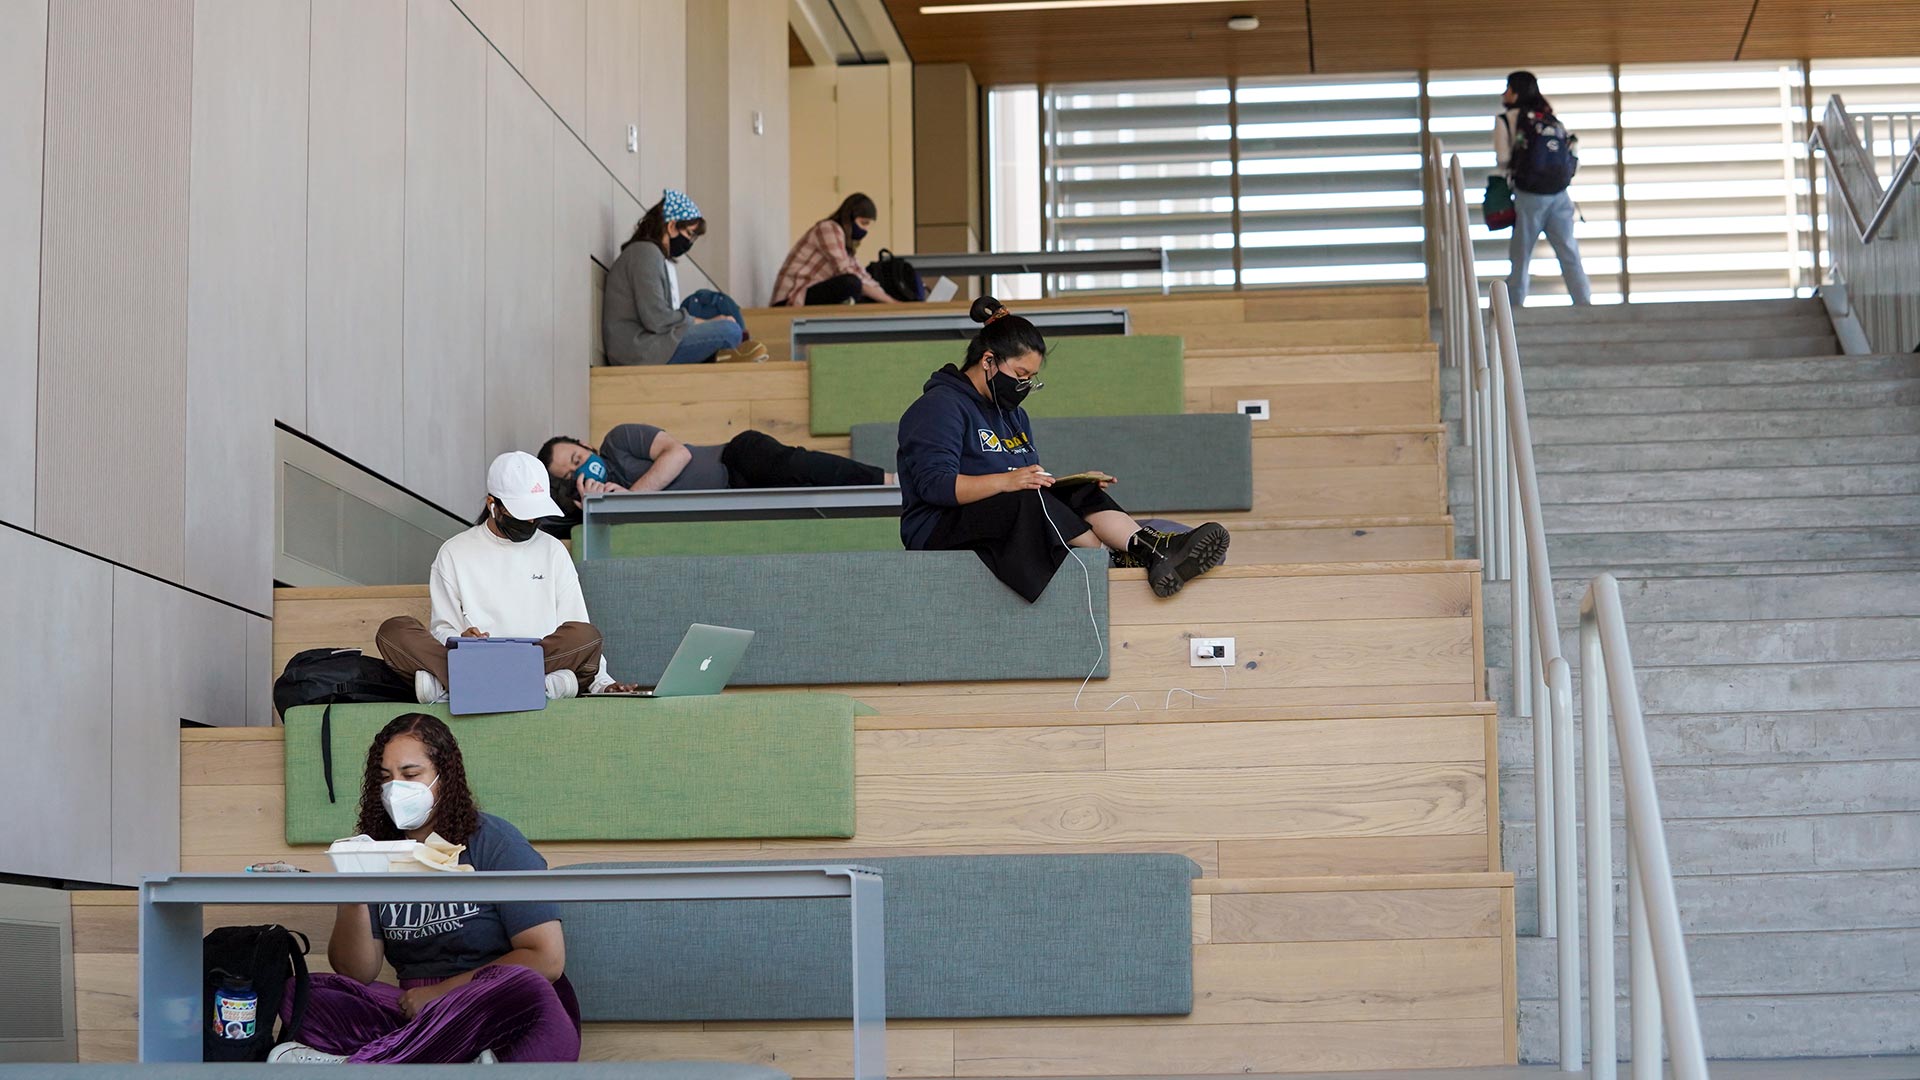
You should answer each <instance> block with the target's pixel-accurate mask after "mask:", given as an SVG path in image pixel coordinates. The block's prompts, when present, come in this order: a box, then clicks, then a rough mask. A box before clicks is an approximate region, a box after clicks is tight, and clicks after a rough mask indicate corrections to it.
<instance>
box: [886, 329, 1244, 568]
mask: <svg viewBox="0 0 1920 1080" xmlns="http://www.w3.org/2000/svg"><path fill="white" fill-rule="evenodd" d="M971 315H972V318H973V321H974V322H977V323H983V324H985V325H984V326H982V328H981V330H980V333H979V334H978V335H976V336H975V337H974V339H973V341H972V342H971V343H970V344H969V345H968V346H967V356H966V361H965V362H964V363H962V364H961V365H960V366H959V367H957V368H956V367H954V366H953V365H952V364H948V365H947V366H946V367H943V368H941V369H940V370H939V371H936V372H934V373H933V376H932V377H931V378H929V379H928V380H927V384H926V387H925V389H924V392H923V393H922V394H921V395H920V400H918V401H916V402H914V403H913V405H912V406H910V407H909V408H908V409H907V411H906V413H905V414H904V415H902V416H901V417H900V457H899V461H900V464H899V469H900V492H901V498H902V501H903V503H904V509H903V510H902V512H901V515H900V539H901V541H902V542H903V543H905V544H906V546H907V547H908V548H909V549H911V550H914V551H958V550H967V551H972V552H974V553H975V554H977V555H979V556H980V561H981V562H984V563H986V564H987V569H989V570H991V571H993V575H994V576H995V577H997V578H999V579H1000V580H1001V581H1003V582H1005V583H1006V585H1007V587H1008V588H1010V589H1012V590H1013V591H1014V592H1017V593H1019V594H1020V595H1021V596H1023V597H1025V598H1026V599H1027V601H1028V602H1029V603H1031V602H1033V601H1035V600H1038V599H1039V598H1040V594H1041V593H1042V592H1045V591H1046V588H1047V582H1049V581H1051V580H1053V572H1054V571H1055V570H1057V569H1059V568H1060V564H1061V563H1062V562H1064V561H1065V560H1066V557H1067V548H1068V547H1080V548H1096V547H1105V548H1106V549H1107V550H1109V551H1111V552H1112V553H1113V559H1114V562H1115V564H1116V565H1125V566H1141V567H1145V568H1146V571H1147V582H1148V584H1150V585H1151V586H1152V587H1153V592H1154V595H1156V596H1172V595H1173V594H1174V593H1176V592H1179V591H1180V587H1181V586H1182V585H1185V584H1186V583H1187V582H1189V581H1191V580H1193V579H1194V578H1196V577H1199V576H1200V575H1201V574H1204V573H1206V572H1207V571H1209V570H1211V569H1213V568H1214V567H1216V566H1219V565H1220V564H1221V562H1223V561H1224V560H1225V559H1226V555H1227V544H1228V541H1229V537H1228V536H1227V530H1226V529H1224V528H1222V527H1221V526H1220V525H1219V524H1217V523H1214V522H1208V523H1207V524H1205V525H1202V526H1200V527H1199V528H1197V529H1194V530H1193V531H1191V532H1185V533H1172V534H1169V533H1163V532H1159V531H1157V530H1154V529H1145V528H1142V527H1141V526H1140V523H1139V522H1137V521H1135V520H1134V519H1133V518H1132V517H1131V516H1129V515H1128V514H1127V512H1126V511H1125V510H1123V509H1121V507H1120V504H1119V503H1117V502H1114V501H1113V499H1112V498H1111V497H1110V496H1108V495H1107V492H1106V488H1107V482H1100V483H1078V484H1073V485H1069V486H1066V487H1062V488H1059V489H1057V490H1056V489H1054V477H1053V475H1052V474H1051V473H1049V472H1047V471H1046V469H1045V468H1043V467H1042V466H1041V464H1040V457H1039V454H1038V452H1037V450H1036V448H1035V447H1034V445H1033V436H1032V430H1033V429H1032V427H1031V425H1029V424H1028V422H1027V412H1026V410H1025V409H1022V408H1021V407H1020V403H1021V402H1022V401H1024V400H1025V399H1026V396H1027V394H1028V392H1029V391H1032V390H1036V389H1038V388H1039V387H1040V385H1041V384H1040V382H1039V381H1038V380H1036V379H1035V378H1034V376H1035V375H1037V374H1039V372H1040V364H1041V362H1042V361H1043V360H1045V359H1046V354H1047V343H1046V339H1044V338H1042V337H1041V336H1040V331H1039V330H1038V329H1036V328H1035V327H1034V325H1033V324H1032V323H1030V322H1028V321H1027V320H1025V319H1023V318H1021V317H1019V316H1018V315H1012V314H1009V313H1008V312H1007V309H1006V308H1005V307H1002V306H1001V304H1000V302H999V301H998V300H995V299H994V298H993V297H991V296H983V297H981V298H980V299H978V300H975V301H974V302H973V311H972V312H971Z"/></svg>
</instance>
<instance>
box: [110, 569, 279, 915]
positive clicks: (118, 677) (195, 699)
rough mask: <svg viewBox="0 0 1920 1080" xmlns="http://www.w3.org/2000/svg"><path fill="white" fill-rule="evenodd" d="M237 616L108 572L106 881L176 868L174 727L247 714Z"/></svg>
mask: <svg viewBox="0 0 1920 1080" xmlns="http://www.w3.org/2000/svg"><path fill="white" fill-rule="evenodd" d="M248 618H249V616H248V615H246V614H245V613H244V612H242V611H240V610H238V609H236V608H231V607H228V606H227V605H225V604H221V603H216V602H215V601H212V600H208V599H206V598H205V597H202V596H196V595H194V594H193V593H190V592H187V591H186V590H184V589H178V588H175V587H173V586H171V585H168V584H165V583H164V582H159V581H155V580H153V579H152V578H149V577H143V576H141V575H139V574H135V573H132V572H129V571H127V570H122V569H118V568H116V569H115V570H114V571H113V664H112V668H113V672H112V681H113V788H112V790H113V880H114V881H116V882H119V883H121V884H125V885H132V884H137V883H138V882H139V880H140V877H141V875H143V874H157V873H166V872H170V871H175V870H178V869H179V862H180V721H182V720H191V721H193V722H195V723H199V724H213V725H215V726H217V727H239V726H242V725H244V724H245V723H246V720H247V714H246V706H247V640H246V639H247V630H246V620H247V619H248Z"/></svg>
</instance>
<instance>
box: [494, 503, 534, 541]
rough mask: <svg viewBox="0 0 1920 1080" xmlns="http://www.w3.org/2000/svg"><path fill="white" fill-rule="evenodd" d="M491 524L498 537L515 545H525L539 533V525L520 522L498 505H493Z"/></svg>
mask: <svg viewBox="0 0 1920 1080" xmlns="http://www.w3.org/2000/svg"><path fill="white" fill-rule="evenodd" d="M493 524H494V527H495V528H498V529H499V530H500V535H502V536H504V537H506V538H507V539H509V540H511V541H513V542H514V543H516V544H524V543H526V542H527V541H529V540H531V539H533V534H534V533H537V532H539V531H540V526H539V525H537V524H535V523H533V522H531V521H521V520H520V519H519V518H517V517H514V516H513V515H512V514H509V513H507V512H506V510H505V509H503V508H502V507H501V506H500V504H499V503H494V504H493Z"/></svg>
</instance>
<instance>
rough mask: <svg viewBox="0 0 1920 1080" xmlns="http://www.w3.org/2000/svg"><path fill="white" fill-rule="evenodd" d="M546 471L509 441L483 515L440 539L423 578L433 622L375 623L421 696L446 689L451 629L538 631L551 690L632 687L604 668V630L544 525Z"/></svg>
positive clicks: (565, 693) (548, 511) (392, 660)
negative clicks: (590, 614) (541, 524)
mask: <svg viewBox="0 0 1920 1080" xmlns="http://www.w3.org/2000/svg"><path fill="white" fill-rule="evenodd" d="M548 487H549V481H548V478H547V471H546V470H545V469H543V468H541V467H540V462H539V461H537V460H535V458H534V456H533V455H532V454H526V453H522V452H520V451H518V450H512V451H509V452H507V453H504V454H501V455H500V456H499V457H497V458H494V459H493V464H492V465H491V466H490V467H489V468H488V469H487V509H486V517H485V518H484V519H483V520H482V521H481V523H480V524H478V525H475V526H474V527H473V528H471V529H468V530H467V531H465V532H463V533H460V534H458V535H456V536H454V537H453V538H451V539H449V540H448V541H447V542H446V543H444V544H442V545H440V553H439V554H438V555H436V556H434V559H433V570H432V573H431V574H430V576H429V578H428V593H429V596H430V597H431V599H432V602H433V612H432V619H433V627H432V629H431V630H429V629H428V628H427V627H424V626H421V625H420V620H419V619H416V618H414V617H413V616H411V615H396V616H394V617H393V618H391V619H388V620H387V621H386V622H384V623H382V624H380V632H379V633H377V634H375V635H374V639H373V640H374V645H375V646H376V647H378V648H379V650H380V655H381V656H382V657H383V658H385V659H386V661H387V663H388V664H390V665H392V667H393V669H394V670H395V671H397V672H399V673H400V674H401V675H402V676H403V677H405V678H410V679H412V680H413V691H414V696H415V698H417V699H418V700H419V702H420V703H421V704H422V705H428V704H432V703H434V702H437V701H444V700H446V697H447V649H448V645H447V642H448V641H450V640H451V639H453V638H456V637H495V636H498V637H519V638H538V639H540V651H541V652H542V653H544V654H546V661H547V663H546V669H547V697H549V698H570V697H576V696H578V695H579V693H580V688H581V686H582V685H585V686H587V688H588V692H589V693H599V692H601V691H605V690H619V691H630V690H632V689H633V687H631V686H627V685H624V684H621V683H616V682H614V680H613V676H611V675H608V674H607V663H606V659H605V658H604V657H602V656H601V655H600V645H601V637H600V631H598V630H596V629H594V628H593V624H592V623H590V622H588V621H587V602H586V599H585V598H584V597H582V596H581V595H580V576H579V574H578V573H576V572H575V571H574V568H573V558H572V556H570V555H568V554H567V549H566V548H565V547H564V546H562V545H561V543H560V541H558V540H555V539H554V538H553V537H551V536H548V535H547V534H546V533H543V532H541V531H540V528H539V525H538V522H539V520H540V519H542V518H550V517H559V516H560V506H559V504H557V503H555V502H554V501H553V496H552V495H551V494H549V493H548Z"/></svg>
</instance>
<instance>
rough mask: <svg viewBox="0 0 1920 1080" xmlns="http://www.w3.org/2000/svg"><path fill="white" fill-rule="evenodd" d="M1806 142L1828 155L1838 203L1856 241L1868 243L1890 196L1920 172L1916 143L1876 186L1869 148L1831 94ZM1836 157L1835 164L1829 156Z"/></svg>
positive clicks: (1882, 219) (1897, 194) (1888, 205)
mask: <svg viewBox="0 0 1920 1080" xmlns="http://www.w3.org/2000/svg"><path fill="white" fill-rule="evenodd" d="M1808 142H1809V144H1810V145H1812V146H1817V147H1819V148H1820V149H1822V150H1825V151H1826V153H1827V158H1828V167H1827V179H1828V180H1829V181H1830V183H1831V184H1832V186H1833V189H1834V190H1835V191H1838V192H1839V193H1840V204H1841V205H1842V206H1844V207H1845V208H1846V211H1847V217H1848V218H1849V219H1850V220H1851V221H1852V222H1853V227H1854V230H1855V231H1856V232H1857V233H1858V234H1859V237H1860V242H1861V243H1863V244H1871V243H1873V241H1874V240H1875V238H1877V237H1878V236H1879V235H1880V227H1881V226H1882V225H1885V224H1886V222H1887V214H1888V212H1890V211H1891V210H1892V209H1893V203H1894V200H1895V199H1897V198H1899V197H1900V193H1901V192H1902V191H1904V190H1906V187H1907V184H1908V182H1910V181H1911V180H1912V179H1913V178H1914V175H1915V173H1916V172H1920V143H1912V144H1910V145H1909V146H1908V147H1907V156H1906V157H1904V158H1902V159H1901V160H1900V164H1899V165H1898V166H1896V167H1895V168H1894V171H1893V177H1892V179H1890V180H1889V181H1888V182H1887V185H1886V187H1885V188H1882V187H1881V186H1880V174H1879V171H1878V170H1877V169H1876V168H1875V167H1874V156H1873V153H1872V151H1871V150H1870V149H1869V148H1868V147H1867V146H1865V145H1864V144H1862V143H1861V141H1860V133H1859V132H1858V131H1857V130H1855V129H1854V126H1853V120H1852V118H1851V117H1850V116H1849V115H1848V114H1847V106H1846V103H1845V102H1843V101H1841V100H1840V95H1839V94H1835V95H1833V96H1832V97H1830V98H1828V99H1827V111H1826V114H1825V115H1824V116H1823V117H1822V118H1821V120H1820V123H1819V124H1817V125H1815V126H1814V129H1813V131H1812V132H1811V133H1810V134H1809V136H1808ZM1835 157H1839V158H1841V159H1842V160H1841V161H1840V162H1839V166H1840V167H1838V168H1835V167H1834V162H1833V160H1832V159H1834V158H1835ZM1849 173H1853V174H1854V177H1855V179H1857V180H1859V181H1860V183H1861V187H1862V188H1863V189H1864V190H1856V189H1855V188H1854V186H1853V181H1852V180H1849V179H1848V174H1849Z"/></svg>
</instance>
